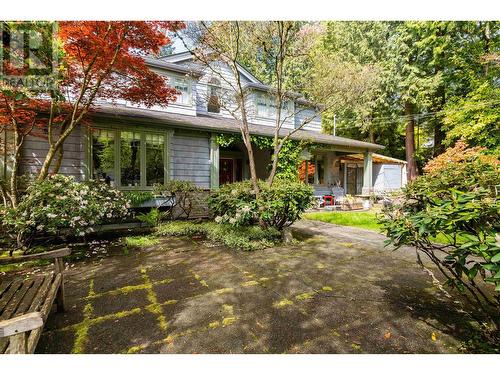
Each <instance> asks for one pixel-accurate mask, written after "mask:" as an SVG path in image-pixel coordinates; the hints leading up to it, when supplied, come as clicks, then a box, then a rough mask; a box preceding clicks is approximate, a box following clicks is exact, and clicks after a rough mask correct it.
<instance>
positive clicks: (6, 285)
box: [0, 280, 12, 299]
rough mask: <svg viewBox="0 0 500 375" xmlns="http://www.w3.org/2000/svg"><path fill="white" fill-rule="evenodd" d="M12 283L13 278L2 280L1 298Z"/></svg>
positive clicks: (0, 285) (0, 284)
mask: <svg viewBox="0 0 500 375" xmlns="http://www.w3.org/2000/svg"><path fill="white" fill-rule="evenodd" d="M11 283H12V280H2V282H1V283H0V299H1V298H2V295H3V294H4V293H5V291H6V290H7V288H8V287H9V285H10V284H11Z"/></svg>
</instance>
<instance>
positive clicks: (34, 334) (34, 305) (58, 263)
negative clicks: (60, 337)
mask: <svg viewBox="0 0 500 375" xmlns="http://www.w3.org/2000/svg"><path fill="white" fill-rule="evenodd" d="M69 254H71V251H70V250H69V249H68V248H64V249H58V250H52V251H48V252H45V253H40V254H31V255H24V256H18V257H9V258H0V264H10V263H19V262H26V261H32V260H38V259H54V264H55V272H51V273H48V274H43V275H36V276H30V277H27V278H26V277H18V278H14V279H11V280H0V354H2V353H11V354H21V353H33V352H34V351H35V348H36V345H37V343H38V339H39V338H40V335H41V333H42V329H43V326H44V324H45V322H46V321H47V317H48V315H49V313H50V310H51V308H52V305H53V303H54V301H56V304H57V310H58V311H64V309H65V305H64V304H65V300H64V275H63V271H64V263H63V259H62V258H63V257H64V256H67V255H69Z"/></svg>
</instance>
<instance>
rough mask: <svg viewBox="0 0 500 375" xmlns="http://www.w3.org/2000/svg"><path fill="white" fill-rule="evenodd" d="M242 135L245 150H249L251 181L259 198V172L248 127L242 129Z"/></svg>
mask: <svg viewBox="0 0 500 375" xmlns="http://www.w3.org/2000/svg"><path fill="white" fill-rule="evenodd" d="M241 133H242V134H241V135H242V138H243V143H244V145H245V148H246V149H247V156H248V166H249V168H250V181H251V182H252V186H253V189H254V190H255V195H256V197H257V198H258V197H259V196H260V189H259V183H258V179H257V171H256V169H255V159H254V156H253V147H252V140H251V139H250V132H249V131H248V127H245V125H244V127H243V128H242V129H241Z"/></svg>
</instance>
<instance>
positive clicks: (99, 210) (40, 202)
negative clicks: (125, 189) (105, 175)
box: [2, 175, 130, 246]
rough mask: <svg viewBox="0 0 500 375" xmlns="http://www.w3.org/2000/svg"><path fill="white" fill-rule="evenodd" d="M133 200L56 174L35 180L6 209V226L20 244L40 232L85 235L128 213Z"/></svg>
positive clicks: (103, 186) (105, 187)
mask: <svg viewBox="0 0 500 375" xmlns="http://www.w3.org/2000/svg"><path fill="white" fill-rule="evenodd" d="M129 207H130V202H129V201H128V200H127V199H126V198H125V197H124V196H123V194H122V193H121V192H120V191H118V190H116V189H113V188H111V187H110V186H108V185H106V184H104V183H101V182H97V181H87V182H76V181H75V180H74V179H73V178H72V177H66V176H63V175H54V176H52V177H50V178H48V179H47V180H44V181H41V182H34V183H32V184H31V185H30V186H29V187H28V189H27V192H26V195H25V196H24V197H23V199H22V200H21V202H20V203H19V205H18V206H17V208H3V211H4V212H2V213H3V215H2V216H3V219H2V221H3V223H2V224H3V226H4V227H5V228H7V231H8V232H9V233H10V234H11V235H12V236H15V237H16V239H17V242H18V244H19V245H20V246H26V245H29V243H30V242H31V241H32V240H33V238H34V237H36V236H38V235H45V234H50V235H59V234H69V235H75V236H84V235H85V234H86V233H89V232H91V231H92V230H93V229H92V228H93V227H94V226H96V225H99V224H103V223H106V222H111V221H116V220H119V219H121V218H124V217H126V216H127V215H128V209H129Z"/></svg>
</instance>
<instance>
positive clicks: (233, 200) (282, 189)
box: [209, 179, 313, 230]
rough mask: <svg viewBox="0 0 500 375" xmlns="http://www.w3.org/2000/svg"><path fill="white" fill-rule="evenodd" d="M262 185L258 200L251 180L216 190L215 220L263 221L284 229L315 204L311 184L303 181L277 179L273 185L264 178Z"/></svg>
mask: <svg viewBox="0 0 500 375" xmlns="http://www.w3.org/2000/svg"><path fill="white" fill-rule="evenodd" d="M259 186H260V190H261V194H260V197H259V199H257V198H256V194H255V191H254V190H253V188H252V185H251V183H250V181H244V182H237V183H233V184H227V185H224V186H222V187H221V188H220V189H219V190H218V191H217V192H215V193H213V194H212V196H211V198H210V200H209V207H210V210H211V212H212V214H213V215H214V216H215V221H216V222H218V223H229V224H231V225H233V226H246V225H253V224H256V223H258V222H262V223H264V224H265V226H268V227H273V228H275V229H278V230H282V229H283V228H284V227H286V226H289V225H291V224H293V223H294V222H295V221H296V220H297V219H298V218H299V217H300V215H301V214H302V213H303V212H304V211H305V210H306V209H307V208H309V207H310V205H311V204H312V193H313V190H312V187H311V186H309V185H306V184H304V183H302V182H294V181H289V180H280V179H276V180H275V182H274V183H273V185H272V186H271V187H269V186H268V185H267V184H266V183H265V182H263V181H259Z"/></svg>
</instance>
